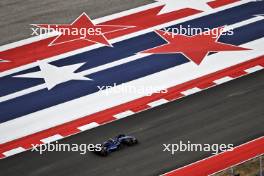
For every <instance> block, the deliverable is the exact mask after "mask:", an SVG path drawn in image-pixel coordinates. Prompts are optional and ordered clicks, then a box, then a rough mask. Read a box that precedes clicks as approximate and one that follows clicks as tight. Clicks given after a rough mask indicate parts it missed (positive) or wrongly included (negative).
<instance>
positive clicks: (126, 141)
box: [96, 134, 138, 156]
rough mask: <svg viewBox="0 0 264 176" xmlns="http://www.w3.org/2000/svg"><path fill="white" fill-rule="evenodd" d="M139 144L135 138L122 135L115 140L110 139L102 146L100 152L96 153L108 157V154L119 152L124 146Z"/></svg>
mask: <svg viewBox="0 0 264 176" xmlns="http://www.w3.org/2000/svg"><path fill="white" fill-rule="evenodd" d="M137 143H138V140H137V139H136V138H135V137H134V136H127V135H124V134H120V135H118V136H116V137H114V138H110V139H109V140H107V141H105V142H104V143H103V144H102V145H101V149H100V151H96V153H97V154H99V155H102V156H107V155H108V154H110V153H112V152H114V151H117V150H119V149H121V148H122V146H124V145H126V146H132V145H135V144H137Z"/></svg>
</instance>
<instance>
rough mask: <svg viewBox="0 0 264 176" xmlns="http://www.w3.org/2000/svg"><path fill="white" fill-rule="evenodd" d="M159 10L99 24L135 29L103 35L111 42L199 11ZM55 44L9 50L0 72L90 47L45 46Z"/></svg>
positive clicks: (219, 3)
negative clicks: (164, 12) (167, 11)
mask: <svg viewBox="0 0 264 176" xmlns="http://www.w3.org/2000/svg"><path fill="white" fill-rule="evenodd" d="M236 1H239V0H216V1H213V2H211V3H210V6H212V7H213V8H217V7H220V6H223V5H227V4H231V3H234V2H236ZM161 8H162V6H160V7H156V8H152V9H148V10H145V11H142V12H138V13H135V14H131V15H127V16H124V17H120V18H118V19H114V20H110V21H108V22H104V23H101V24H107V25H129V26H136V27H134V28H129V29H126V30H122V31H116V32H113V33H109V34H107V35H106V37H107V38H108V39H114V38H117V37H120V36H124V35H126V34H131V33H134V32H137V31H140V30H143V29H147V28H150V27H153V26H156V25H159V24H163V23H167V22H170V21H173V20H177V19H180V18H183V17H187V16H191V15H194V14H197V13H200V11H197V10H194V9H182V10H179V11H175V12H171V13H167V14H162V15H157V13H158V12H159V11H160V10H161ZM53 40H54V37H51V38H48V39H44V40H41V41H37V42H34V43H31V44H27V45H23V46H20V47H17V48H13V49H9V50H6V51H2V52H0V58H1V59H4V60H9V61H10V62H3V63H1V64H0V71H5V70H9V69H12V68H16V67H19V66H22V65H26V64H29V63H32V62H34V61H36V60H42V59H45V58H49V57H52V56H56V55H59V54H63V53H66V52H70V51H73V50H76V49H80V48H84V47H87V46H91V45H93V43H91V42H90V43H89V42H88V41H84V40H79V41H75V42H69V43H65V44H61V45H54V46H48V44H49V43H50V42H51V41H53Z"/></svg>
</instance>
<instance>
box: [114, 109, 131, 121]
mask: <svg viewBox="0 0 264 176" xmlns="http://www.w3.org/2000/svg"><path fill="white" fill-rule="evenodd" d="M133 114H135V113H134V112H133V111H131V110H127V111H125V112H121V113H119V114H116V115H114V116H113V117H114V118H116V119H122V118H125V117H127V116H131V115H133Z"/></svg>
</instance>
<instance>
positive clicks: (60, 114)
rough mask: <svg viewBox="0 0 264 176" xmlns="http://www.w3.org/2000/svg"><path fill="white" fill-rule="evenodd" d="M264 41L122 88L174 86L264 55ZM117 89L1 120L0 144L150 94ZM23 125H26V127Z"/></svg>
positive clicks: (146, 77)
mask: <svg viewBox="0 0 264 176" xmlns="http://www.w3.org/2000/svg"><path fill="white" fill-rule="evenodd" d="M263 41H264V38H262V39H258V40H255V41H252V42H249V43H247V44H244V45H241V47H245V48H251V49H254V50H248V51H230V52H219V53H216V54H213V55H209V56H207V57H206V58H205V59H204V60H203V62H202V63H201V65H199V66H197V65H196V64H194V63H192V62H188V63H186V64H182V65H179V66H177V67H172V68H169V69H166V70H163V71H160V72H157V73H155V74H151V75H148V76H145V77H142V78H139V79H136V80H133V81H130V82H127V83H124V84H123V85H122V88H123V87H124V86H127V87H135V88H140V87H144V86H146V85H148V86H150V87H159V89H160V90H161V89H167V88H169V87H173V86H177V85H180V84H182V83H185V82H187V81H190V80H193V79H196V78H200V77H202V76H205V75H208V74H211V73H214V72H217V71H220V70H223V69H225V68H229V67H231V66H234V65H237V64H240V63H244V62H246V61H250V60H252V59H253V58H256V57H259V56H263V54H264V45H263ZM168 75H174V76H177V79H171V77H169V76H168ZM161 85H162V87H161ZM125 88H126V87H125ZM119 89H120V86H115V87H113V88H111V91H110V92H108V93H109V94H108V96H105V94H106V92H104V91H99V92H96V93H93V94H89V95H86V96H83V97H80V98H77V99H74V100H71V101H68V102H64V103H61V104H58V105H55V106H52V107H49V108H46V109H43V110H40V111H37V112H33V113H30V114H27V115H24V116H22V117H19V118H16V119H14V120H10V121H7V122H5V123H1V124H0V134H3V135H0V143H6V142H8V141H11V140H14V139H17V138H21V137H23V136H27V135H29V134H33V133H36V132H39V131H43V130H45V129H48V128H51V127H55V126H58V125H60V124H63V123H67V122H70V121H73V120H76V119H79V118H81V117H85V116H88V115H91V114H94V113H96V112H99V111H102V110H105V109H109V108H112V107H114V106H117V105H121V104H124V103H127V102H130V101H133V100H135V99H138V98H142V97H143V96H147V95H149V94H151V93H153V92H151V90H149V92H145V91H143V92H142V93H139V92H137V93H130V94H126V95H124V94H120V93H116V92H118V90H119ZM108 91H109V90H108ZM24 124H27V126H25V125H24Z"/></svg>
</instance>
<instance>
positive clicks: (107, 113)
mask: <svg viewBox="0 0 264 176" xmlns="http://www.w3.org/2000/svg"><path fill="white" fill-rule="evenodd" d="M256 65H264V56H261V57H258V58H255V59H252V60H250V61H247V62H244V63H241V64H238V65H235V66H232V67H229V68H226V69H224V70H221V71H218V72H215V73H212V74H209V75H206V76H203V77H200V78H197V79H194V80H191V81H189V82H186V83H183V84H180V85H177V86H174V87H171V88H169V89H168V93H166V94H153V95H152V96H146V97H142V98H139V99H136V100H134V101H131V102H128V103H124V104H122V105H119V106H116V107H113V108H110V109H106V110H104V111H101V112H98V113H95V114H92V115H89V116H86V117H83V118H80V119H77V120H74V121H72V122H68V123H65V124H62V125H59V126H56V127H53V128H50V129H47V130H44V131H41V132H38V133H35V134H32V135H29V136H26V137H23V138H20V139H16V140H13V141H10V142H7V143H4V144H1V145H0V153H3V152H5V151H8V150H11V149H13V148H17V147H25V146H28V145H29V144H31V143H38V142H39V141H40V140H41V139H43V138H46V137H49V136H52V135H55V134H61V135H62V136H68V135H70V134H69V133H68V132H69V131H74V133H75V130H76V128H78V127H80V126H83V125H86V124H89V123H91V122H97V123H98V124H104V123H108V122H111V121H114V120H116V119H115V118H114V117H113V116H114V115H116V114H118V113H121V112H124V111H127V110H134V111H135V112H139V111H142V110H145V109H147V108H149V107H148V106H147V104H148V103H150V102H153V101H155V100H159V99H161V98H169V99H167V100H175V99H177V98H179V97H181V96H182V94H181V92H182V91H185V90H188V89H191V88H193V87H197V86H199V85H204V84H208V82H213V81H214V80H217V79H220V78H223V77H225V76H230V75H232V74H233V73H236V72H239V71H241V70H245V69H248V68H251V67H254V66H256Z"/></svg>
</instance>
